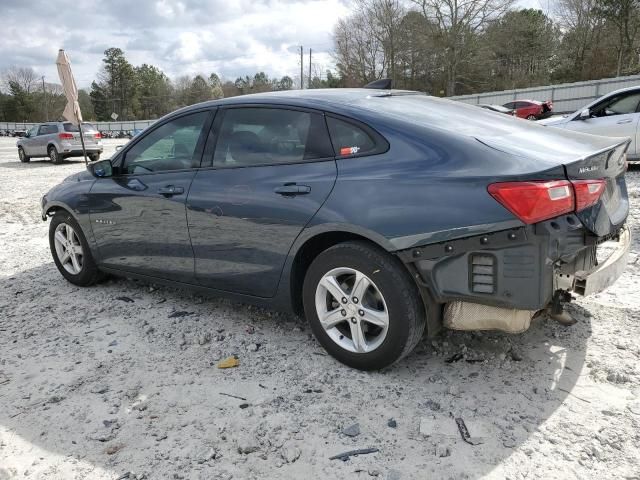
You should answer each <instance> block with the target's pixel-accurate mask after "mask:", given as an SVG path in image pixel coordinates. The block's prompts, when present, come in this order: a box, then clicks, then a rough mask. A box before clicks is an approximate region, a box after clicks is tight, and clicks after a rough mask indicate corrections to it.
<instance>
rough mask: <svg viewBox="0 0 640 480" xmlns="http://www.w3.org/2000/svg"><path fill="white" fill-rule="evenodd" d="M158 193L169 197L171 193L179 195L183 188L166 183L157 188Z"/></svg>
mask: <svg viewBox="0 0 640 480" xmlns="http://www.w3.org/2000/svg"><path fill="white" fill-rule="evenodd" d="M158 193H159V194H161V195H165V196H167V197H170V196H172V195H180V194H182V193H184V188H182V187H176V186H174V185H167V186H166V187H160V188H159V189H158Z"/></svg>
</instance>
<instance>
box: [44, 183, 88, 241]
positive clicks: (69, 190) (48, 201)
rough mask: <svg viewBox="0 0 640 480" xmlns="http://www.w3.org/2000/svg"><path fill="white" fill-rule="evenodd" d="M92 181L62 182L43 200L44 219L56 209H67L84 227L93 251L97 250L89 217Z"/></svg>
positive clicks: (83, 229) (81, 226)
mask: <svg viewBox="0 0 640 480" xmlns="http://www.w3.org/2000/svg"><path fill="white" fill-rule="evenodd" d="M91 185H93V182H92V181H69V182H62V183H60V184H58V185H56V186H55V187H53V188H52V189H51V190H49V192H47V193H46V194H45V195H44V196H43V197H42V201H41V207H42V213H41V216H42V220H43V221H46V220H47V217H49V216H51V213H52V212H53V211H55V210H58V209H60V210H65V211H67V212H68V213H69V214H70V215H71V216H72V217H73V218H74V220H75V221H76V222H78V225H79V226H80V228H81V229H82V232H83V233H84V236H85V238H86V239H87V242H89V246H90V247H91V250H92V251H93V252H96V251H97V249H96V242H95V238H94V236H93V229H92V228H91V219H90V217H89V206H90V205H89V192H90V190H91Z"/></svg>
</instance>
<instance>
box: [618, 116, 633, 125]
mask: <svg viewBox="0 0 640 480" xmlns="http://www.w3.org/2000/svg"><path fill="white" fill-rule="evenodd" d="M632 121H633V120H632V119H630V118H628V119H626V120H620V121H619V122H616V123H617V124H618V125H622V124H623V123H631V122H632Z"/></svg>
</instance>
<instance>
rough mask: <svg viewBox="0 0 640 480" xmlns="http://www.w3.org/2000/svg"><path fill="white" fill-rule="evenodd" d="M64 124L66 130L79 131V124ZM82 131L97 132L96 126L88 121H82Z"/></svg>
mask: <svg viewBox="0 0 640 480" xmlns="http://www.w3.org/2000/svg"><path fill="white" fill-rule="evenodd" d="M62 126H63V127H64V131H65V132H77V131H79V130H78V126H77V125H75V124H73V123H63V124H62ZM82 131H83V132H95V131H96V127H94V126H93V125H91V124H90V123H88V122H83V123H82Z"/></svg>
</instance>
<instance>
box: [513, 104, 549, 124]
mask: <svg viewBox="0 0 640 480" xmlns="http://www.w3.org/2000/svg"><path fill="white" fill-rule="evenodd" d="M503 106H504V107H506V108H511V109H513V110H515V111H516V116H517V117H519V118H526V119H527V120H541V119H543V118H547V117H550V116H551V114H552V113H553V103H552V102H551V100H547V101H546V102H539V101H537V100H516V101H514V102H508V103H505V104H504V105H503Z"/></svg>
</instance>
